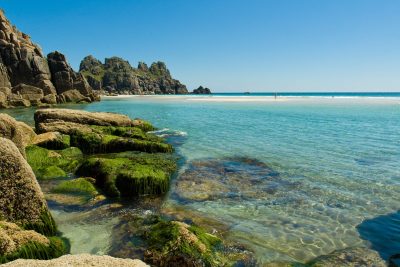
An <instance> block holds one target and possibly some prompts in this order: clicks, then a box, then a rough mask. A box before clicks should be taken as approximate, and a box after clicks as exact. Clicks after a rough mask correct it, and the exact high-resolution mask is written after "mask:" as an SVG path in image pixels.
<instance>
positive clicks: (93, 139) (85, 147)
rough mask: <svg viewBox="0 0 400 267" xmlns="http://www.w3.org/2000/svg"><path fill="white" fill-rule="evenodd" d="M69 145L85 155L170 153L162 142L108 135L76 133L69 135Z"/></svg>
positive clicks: (169, 149) (168, 146) (171, 149)
mask: <svg viewBox="0 0 400 267" xmlns="http://www.w3.org/2000/svg"><path fill="white" fill-rule="evenodd" d="M71 145H73V146H77V147H79V148H81V149H82V151H84V152H85V153H86V154H98V153H115V152H123V151H141V152H148V153H157V152H161V153H171V152H172V151H173V148H172V146H171V145H169V144H166V143H163V142H154V141H148V140H139V139H132V138H125V137H119V136H116V135H109V134H98V133H82V132H76V133H74V134H72V135H71Z"/></svg>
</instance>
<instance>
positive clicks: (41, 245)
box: [0, 221, 68, 263]
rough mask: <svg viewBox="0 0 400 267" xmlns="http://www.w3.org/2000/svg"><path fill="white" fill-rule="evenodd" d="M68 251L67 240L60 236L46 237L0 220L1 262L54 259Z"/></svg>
mask: <svg viewBox="0 0 400 267" xmlns="http://www.w3.org/2000/svg"><path fill="white" fill-rule="evenodd" d="M67 252H68V246H67V245H66V242H65V241H64V240H63V239H61V238H59V237H46V236H44V235H42V234H39V233H37V232H35V231H33V230H24V229H23V228H21V227H19V226H18V225H16V224H14V223H10V222H6V221H0V263H6V262H9V261H13V260H15V259H19V258H23V259H43V260H47V259H52V258H56V257H60V256H62V255H63V254H65V253H67Z"/></svg>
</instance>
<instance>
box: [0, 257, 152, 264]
mask: <svg viewBox="0 0 400 267" xmlns="http://www.w3.org/2000/svg"><path fill="white" fill-rule="evenodd" d="M3 266H5V267H26V266H31V267H53V266H73V267H86V266H97V267H107V266H119V267H146V266H149V265H147V264H146V263H144V262H142V261H141V260H132V259H120V258H113V257H111V256H107V255H103V256H100V255H89V254H78V255H65V256H62V257H60V258H57V259H53V260H24V259H18V260H15V261H12V262H9V263H7V264H4V265H3Z"/></svg>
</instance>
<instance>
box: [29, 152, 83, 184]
mask: <svg viewBox="0 0 400 267" xmlns="http://www.w3.org/2000/svg"><path fill="white" fill-rule="evenodd" d="M26 154H27V159H28V163H29V165H30V166H31V167H32V169H33V171H34V172H35V174H36V176H37V177H38V179H52V178H57V177H65V176H67V174H68V173H73V172H74V171H75V169H76V168H77V167H78V165H79V163H80V161H81V160H82V157H83V154H82V152H81V151H80V149H79V148H76V147H69V148H66V149H63V150H49V149H46V148H43V147H39V146H36V145H32V146H29V147H27V148H26Z"/></svg>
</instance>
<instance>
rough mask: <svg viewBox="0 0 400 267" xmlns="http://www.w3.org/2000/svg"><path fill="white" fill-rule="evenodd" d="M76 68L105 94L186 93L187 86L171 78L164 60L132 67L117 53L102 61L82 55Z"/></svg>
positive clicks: (94, 86) (141, 63)
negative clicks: (78, 66)
mask: <svg viewBox="0 0 400 267" xmlns="http://www.w3.org/2000/svg"><path fill="white" fill-rule="evenodd" d="M79 71H80V72H81V73H82V74H83V75H84V76H85V77H86V79H87V81H88V82H89V84H90V85H91V86H92V87H93V88H94V89H96V90H103V91H104V93H106V94H107V93H108V94H144V95H148V94H187V93H188V91H187V89H186V86H185V85H183V84H181V83H180V82H179V81H178V80H175V79H173V78H172V76H171V74H170V72H169V70H168V69H167V67H166V65H165V63H163V62H155V63H153V64H151V66H150V68H149V67H148V66H147V65H146V64H145V63H143V62H139V64H138V67H137V68H134V67H132V66H131V65H130V64H129V62H128V61H126V60H123V59H122V58H119V57H111V58H106V59H105V62H104V64H103V63H102V62H101V61H99V60H98V59H95V58H94V57H93V56H87V57H85V58H84V59H83V60H82V62H81V64H80V68H79Z"/></svg>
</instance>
